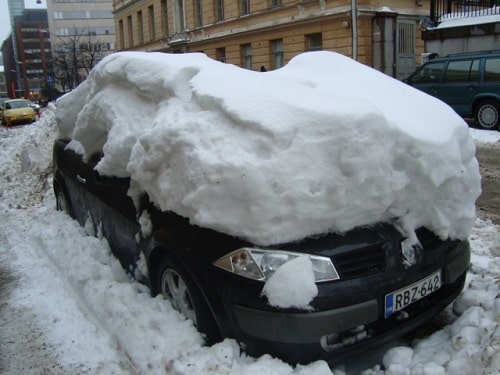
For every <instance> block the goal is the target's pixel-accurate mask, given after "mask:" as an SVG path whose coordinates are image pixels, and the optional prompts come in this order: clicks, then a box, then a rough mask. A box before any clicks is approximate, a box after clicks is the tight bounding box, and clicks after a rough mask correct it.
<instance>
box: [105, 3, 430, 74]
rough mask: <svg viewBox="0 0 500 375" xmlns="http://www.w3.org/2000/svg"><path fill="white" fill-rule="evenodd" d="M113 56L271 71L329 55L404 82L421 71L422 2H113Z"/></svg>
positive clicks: (426, 11)
mask: <svg viewBox="0 0 500 375" xmlns="http://www.w3.org/2000/svg"><path fill="white" fill-rule="evenodd" d="M113 9H114V14H115V27H116V39H117V47H118V49H119V50H139V51H162V52H175V53H183V52H195V51H199V52H204V53H206V54H207V55H208V56H210V57H212V58H214V59H218V60H220V61H225V62H228V63H231V64H235V65H238V66H241V67H245V68H248V69H253V70H259V69H261V67H263V68H265V69H267V70H271V69H276V68H279V67H280V66H282V65H284V64H286V63H287V62H288V61H289V60H290V59H291V58H292V57H294V56H295V55H297V54H299V53H301V52H304V51H313V50H329V51H336V52H339V53H342V54H344V55H346V56H349V57H352V58H354V59H356V60H358V61H360V62H362V63H364V64H367V65H369V66H373V67H375V68H376V69H378V70H380V71H382V72H384V73H386V74H388V75H391V76H394V77H397V78H400V79H402V78H405V77H406V76H408V75H409V73H410V72H412V71H414V70H415V66H416V65H418V64H420V63H421V61H420V55H421V54H422V53H423V52H424V43H423V41H422V39H421V37H420V30H419V27H418V25H419V21H420V20H421V19H422V18H423V17H426V16H428V15H429V0H392V1H391V0H389V1H369V0H303V1H297V0H114V3H113Z"/></svg>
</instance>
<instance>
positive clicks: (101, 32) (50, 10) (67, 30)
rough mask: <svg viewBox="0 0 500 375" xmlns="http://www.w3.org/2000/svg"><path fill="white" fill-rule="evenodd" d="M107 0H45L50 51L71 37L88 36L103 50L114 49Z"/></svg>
mask: <svg viewBox="0 0 500 375" xmlns="http://www.w3.org/2000/svg"><path fill="white" fill-rule="evenodd" d="M112 7H113V6H112V1H111V0H47V14H48V18H49V30H50V33H51V41H52V46H53V48H54V50H56V49H57V47H58V46H59V45H61V44H65V43H66V42H67V41H68V40H69V39H71V38H72V37H74V36H89V35H90V36H92V37H93V41H94V43H96V44H99V45H100V46H101V48H102V49H103V50H105V51H110V52H112V51H114V50H115V42H116V40H115V23H114V17H113V12H112V10H113V8H112Z"/></svg>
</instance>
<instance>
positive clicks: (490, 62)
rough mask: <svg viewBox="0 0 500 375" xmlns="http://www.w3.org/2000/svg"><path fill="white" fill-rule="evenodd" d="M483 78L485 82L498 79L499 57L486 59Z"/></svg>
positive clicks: (499, 78) (499, 71)
mask: <svg viewBox="0 0 500 375" xmlns="http://www.w3.org/2000/svg"><path fill="white" fill-rule="evenodd" d="M484 80H485V81H487V82H498V81H500V58H494V59H486V63H485V65H484Z"/></svg>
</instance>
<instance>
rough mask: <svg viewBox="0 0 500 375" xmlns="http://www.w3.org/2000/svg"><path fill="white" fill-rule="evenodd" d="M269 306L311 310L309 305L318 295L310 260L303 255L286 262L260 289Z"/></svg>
mask: <svg viewBox="0 0 500 375" xmlns="http://www.w3.org/2000/svg"><path fill="white" fill-rule="evenodd" d="M262 294H264V295H265V296H266V297H267V298H268V300H269V304H270V305H271V306H277V307H283V308H288V307H297V308H301V309H305V310H313V308H312V307H311V306H310V305H309V303H310V302H311V301H312V300H313V298H314V297H316V296H317V295H318V287H317V286H316V283H315V282H314V271H313V265H312V263H311V260H310V259H309V257H308V256H306V255H303V256H300V257H297V258H295V259H293V260H290V261H288V262H286V263H285V264H284V265H283V266H281V267H280V268H278V270H277V271H276V272H275V273H274V274H273V275H272V276H271V278H270V279H269V280H268V281H267V282H266V284H265V285H264V288H263V289H262Z"/></svg>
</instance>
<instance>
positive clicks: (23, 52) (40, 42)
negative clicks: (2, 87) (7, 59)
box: [11, 9, 52, 100]
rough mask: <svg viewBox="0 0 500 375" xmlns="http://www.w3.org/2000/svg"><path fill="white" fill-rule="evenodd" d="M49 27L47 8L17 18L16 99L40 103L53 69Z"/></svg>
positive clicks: (24, 13) (26, 12) (29, 10)
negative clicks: (20, 97)
mask: <svg viewBox="0 0 500 375" xmlns="http://www.w3.org/2000/svg"><path fill="white" fill-rule="evenodd" d="M47 28H48V22H47V12H46V10H45V9H40V10H39V9H36V10H35V9H26V10H24V12H23V14H22V15H20V16H15V17H14V24H13V31H14V32H13V35H15V42H14V45H15V46H16V49H17V61H16V65H17V71H16V73H17V74H16V75H17V81H18V84H17V88H16V92H17V93H16V96H23V97H25V98H30V99H33V100H38V99H40V97H41V95H42V94H41V92H42V89H43V87H44V86H45V85H46V84H47V80H48V79H49V78H48V77H49V75H50V72H51V70H52V51H51V46H50V39H49V35H48V34H47V33H46V30H47ZM11 86H12V84H11Z"/></svg>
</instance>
